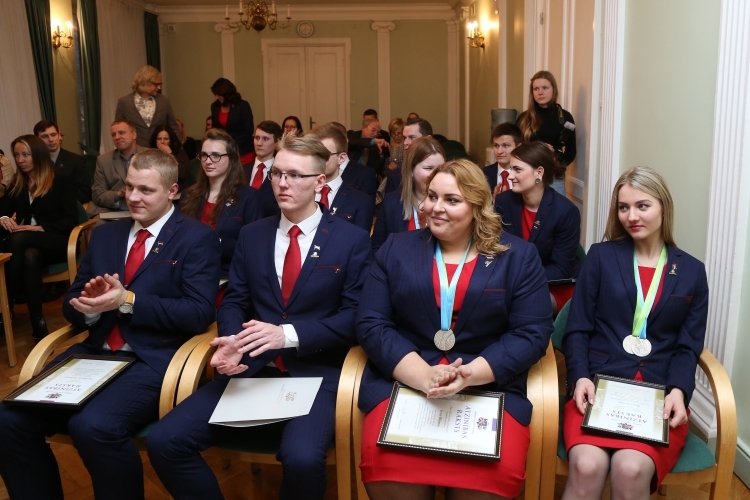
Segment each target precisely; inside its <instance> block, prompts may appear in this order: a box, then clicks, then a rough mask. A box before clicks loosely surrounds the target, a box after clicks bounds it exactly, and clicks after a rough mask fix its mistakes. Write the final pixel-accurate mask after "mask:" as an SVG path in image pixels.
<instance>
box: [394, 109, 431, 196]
mask: <svg viewBox="0 0 750 500" xmlns="http://www.w3.org/2000/svg"><path fill="white" fill-rule="evenodd" d="M420 137H432V125H430V122H428V121H427V120H423V119H422V118H409V119H408V120H406V124H405V125H404V155H405V154H406V152H407V151H409V147H410V146H411V143H412V142H414V141H416V140H417V139H419V138H420ZM401 170H402V169H396V170H391V171H390V172H388V181H387V182H386V185H385V192H386V193H390V192H391V191H399V190H400V189H401V178H402V177H403V172H402V171H401Z"/></svg>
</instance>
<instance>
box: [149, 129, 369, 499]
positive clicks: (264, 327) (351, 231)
mask: <svg viewBox="0 0 750 500" xmlns="http://www.w3.org/2000/svg"><path fill="white" fill-rule="evenodd" d="M329 156H330V153H329V151H328V150H327V149H326V148H325V146H323V145H322V144H321V143H320V141H318V140H317V139H315V138H314V137H311V136H309V135H307V136H304V137H296V136H293V135H287V136H284V138H283V139H282V140H281V143H280V148H279V153H278V155H277V156H276V162H275V163H274V165H273V168H272V169H271V176H272V179H273V190H274V193H275V194H276V196H277V198H278V201H279V207H280V208H281V213H279V214H277V215H276V216H274V217H269V218H266V219H262V220H259V221H257V222H255V223H253V224H249V225H247V226H245V227H244V228H242V230H241V231H240V239H239V241H238V243H237V249H236V250H235V255H234V258H233V259H232V266H231V271H230V278H229V285H228V288H227V292H226V294H225V295H224V300H223V302H222V304H221V307H220V308H219V320H218V325H219V335H220V336H219V337H218V338H216V339H214V340H213V342H212V343H213V344H214V345H216V346H217V350H216V352H215V353H214V355H213V358H212V359H211V365H212V366H214V367H215V368H216V370H217V371H218V372H219V373H221V374H223V375H222V376H217V377H216V378H215V379H214V380H213V381H212V382H210V383H208V384H206V385H204V386H203V387H201V388H200V389H199V390H198V391H197V392H196V393H195V394H193V395H192V396H190V397H188V398H187V399H186V400H185V401H183V402H182V403H180V404H179V405H178V406H177V407H175V409H174V410H172V411H171V412H169V414H168V415H167V416H166V417H165V418H163V419H162V420H161V421H160V422H159V423H157V424H156V426H155V427H154V428H153V429H152V430H151V432H150V434H149V436H148V440H147V448H148V454H149V458H150V460H151V464H152V465H153V467H154V469H155V470H156V473H157V474H158V475H159V479H161V481H162V483H163V484H164V486H165V487H166V488H167V490H168V491H169V493H170V494H171V495H172V496H173V497H174V498H177V499H182V498H201V499H204V498H206V499H208V498H222V495H221V491H220V490H219V484H218V482H217V480H216V477H215V476H214V474H213V472H212V471H211V469H210V468H209V466H208V465H207V464H206V462H205V461H204V460H203V458H202V457H201V454H200V452H201V451H202V450H205V449H206V448H208V447H209V446H211V445H212V444H214V443H216V442H217V440H224V439H230V440H231V439H234V438H236V437H239V436H242V435H243V433H244V432H247V429H237V428H231V427H224V426H216V425H212V424H209V423H208V420H209V418H210V417H211V414H212V413H213V411H214V408H215V407H216V404H217V402H218V401H219V399H220V398H221V395H222V393H223V392H224V389H225V388H226V387H227V383H228V382H229V380H230V377H232V376H240V377H284V376H291V377H322V378H323V382H322V385H321V387H320V390H319V391H318V393H317V395H316V397H315V402H314V403H313V406H312V409H311V410H310V413H309V414H308V415H305V416H301V417H297V418H294V419H292V420H287V421H284V422H280V423H278V424H272V425H275V426H278V427H280V428H282V429H283V430H281V433H282V438H281V447H280V450H279V452H278V455H277V458H278V460H279V461H280V462H281V465H282V469H283V477H282V482H281V492H280V495H279V497H280V498H282V499H289V500H298V499H312V500H315V499H322V498H323V497H324V494H325V490H326V464H325V462H326V450H327V449H328V447H329V446H330V443H331V440H332V438H333V432H334V423H335V405H336V390H337V387H338V381H339V377H340V375H341V366H342V363H343V361H344V358H345V356H346V354H347V351H348V350H349V348H350V347H351V345H352V344H354V343H355V342H356V339H355V337H354V314H355V312H356V309H357V304H358V301H359V297H360V292H361V289H362V284H363V283H364V280H365V276H366V275H367V270H368V268H369V266H370V262H371V253H370V246H369V241H368V238H367V233H366V232H365V231H362V230H361V229H360V228H358V227H356V226H354V225H352V224H349V223H347V222H344V221H343V220H341V219H339V218H338V217H334V216H333V215H331V214H330V213H326V212H323V211H322V210H321V207H320V205H318V204H317V203H315V195H316V193H319V192H320V191H321V190H322V189H323V186H324V185H325V175H324V173H323V172H324V168H325V163H326V160H327V159H328V157H329ZM259 283H262V284H263V286H258V285H257V284H259ZM268 285H270V288H269V287H268ZM287 317H288V318H289V319H288V320H286V318H287ZM280 323H281V324H280ZM272 362H273V365H270V363H272ZM274 365H275V366H274ZM284 370H286V373H282V372H283V371H284ZM266 429H268V427H266Z"/></svg>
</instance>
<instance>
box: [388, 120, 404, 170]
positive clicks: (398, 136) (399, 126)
mask: <svg viewBox="0 0 750 500" xmlns="http://www.w3.org/2000/svg"><path fill="white" fill-rule="evenodd" d="M388 132H389V133H390V134H391V144H390V147H391V162H390V163H389V164H388V170H398V169H399V168H401V163H402V162H403V161H404V120H402V119H401V118H394V119H393V120H391V123H389V124H388Z"/></svg>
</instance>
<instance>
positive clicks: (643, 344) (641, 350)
mask: <svg viewBox="0 0 750 500" xmlns="http://www.w3.org/2000/svg"><path fill="white" fill-rule="evenodd" d="M633 338H634V339H635V342H634V343H633V347H632V349H633V354H635V355H636V356H638V357H639V358H643V357H645V356H648V355H649V354H650V353H651V342H649V340H648V339H636V338H635V337H633Z"/></svg>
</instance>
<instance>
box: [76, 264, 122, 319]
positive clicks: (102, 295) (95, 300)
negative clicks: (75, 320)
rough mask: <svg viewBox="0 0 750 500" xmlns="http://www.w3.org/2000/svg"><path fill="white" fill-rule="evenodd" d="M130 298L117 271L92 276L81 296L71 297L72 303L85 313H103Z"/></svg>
mask: <svg viewBox="0 0 750 500" xmlns="http://www.w3.org/2000/svg"><path fill="white" fill-rule="evenodd" d="M127 298H128V291H127V290H125V287H124V286H122V283H120V276H119V275H118V274H117V273H115V274H112V275H109V274H105V275H104V276H97V277H96V278H92V279H90V280H89V282H88V283H86V284H85V285H84V286H83V291H81V296H80V297H78V298H75V299H70V305H71V306H73V307H74V308H75V310H76V311H78V312H81V313H83V314H101V313H103V312H107V311H113V310H115V309H117V308H118V307H120V306H121V305H122V304H123V303H124V302H125V299H127Z"/></svg>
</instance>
